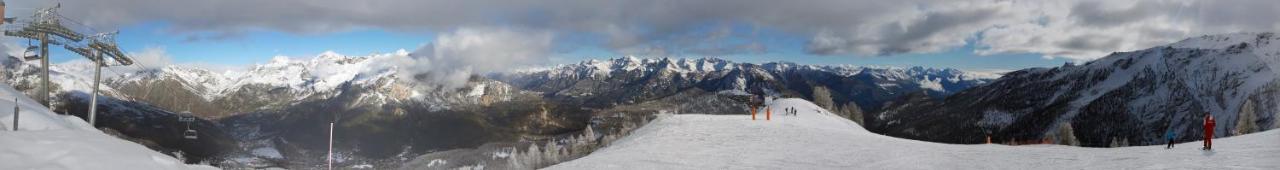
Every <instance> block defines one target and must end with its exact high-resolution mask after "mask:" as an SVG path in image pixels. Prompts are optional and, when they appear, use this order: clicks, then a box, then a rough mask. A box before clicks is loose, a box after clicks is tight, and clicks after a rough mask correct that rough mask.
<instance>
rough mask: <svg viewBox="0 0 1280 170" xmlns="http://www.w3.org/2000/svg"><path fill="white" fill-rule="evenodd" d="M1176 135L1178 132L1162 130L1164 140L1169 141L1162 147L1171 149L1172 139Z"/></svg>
mask: <svg viewBox="0 0 1280 170" xmlns="http://www.w3.org/2000/svg"><path fill="white" fill-rule="evenodd" d="M1177 135H1178V134H1176V133H1173V130H1168V131H1166V132H1164V138H1165V140H1168V141H1169V146H1165V147H1164V148H1165V149H1172V148H1173V139H1174V138H1177Z"/></svg>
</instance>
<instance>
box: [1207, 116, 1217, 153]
mask: <svg viewBox="0 0 1280 170" xmlns="http://www.w3.org/2000/svg"><path fill="white" fill-rule="evenodd" d="M1214 124H1216V123H1215V121H1214V120H1213V115H1211V114H1209V113H1205V116H1204V150H1213V125H1214Z"/></svg>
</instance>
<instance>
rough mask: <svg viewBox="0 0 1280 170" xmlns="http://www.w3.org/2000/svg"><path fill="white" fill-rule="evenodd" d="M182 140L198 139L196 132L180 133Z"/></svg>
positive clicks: (188, 130) (193, 130)
mask: <svg viewBox="0 0 1280 170" xmlns="http://www.w3.org/2000/svg"><path fill="white" fill-rule="evenodd" d="M182 138H187V139H197V138H198V137H197V136H196V130H195V129H187V131H184V132H182Z"/></svg>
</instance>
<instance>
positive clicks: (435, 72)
mask: <svg viewBox="0 0 1280 170" xmlns="http://www.w3.org/2000/svg"><path fill="white" fill-rule="evenodd" d="M551 44H552V34H551V33H550V32H545V31H528V30H514V29H508V28H460V29H458V30H455V31H453V32H449V33H443V34H440V35H438V36H437V37H436V39H435V40H434V41H433V43H432V44H427V45H424V46H422V47H420V48H418V49H417V50H414V51H413V52H412V53H410V54H409V55H408V56H407V57H385V58H383V60H382V61H378V62H377V63H375V64H376V65H390V66H397V67H399V68H401V69H400V72H399V73H400V75H398V77H401V78H409V79H411V80H413V81H426V82H428V83H433V84H439V85H443V86H444V87H445V88H449V89H452V88H458V87H462V85H465V83H466V82H467V80H468V78H470V76H471V75H473V74H485V73H490V72H497V71H508V70H509V69H514V68H519V67H521V66H527V65H537V64H543V63H545V62H547V61H548V60H549V58H550V57H551V55H550V50H551Z"/></svg>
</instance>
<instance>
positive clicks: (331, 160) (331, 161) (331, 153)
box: [328, 122, 333, 170]
mask: <svg viewBox="0 0 1280 170" xmlns="http://www.w3.org/2000/svg"><path fill="white" fill-rule="evenodd" d="M328 157H329V170H333V122H329V156H328Z"/></svg>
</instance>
